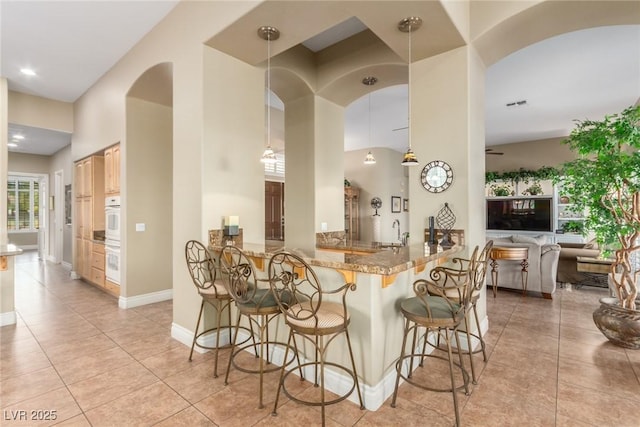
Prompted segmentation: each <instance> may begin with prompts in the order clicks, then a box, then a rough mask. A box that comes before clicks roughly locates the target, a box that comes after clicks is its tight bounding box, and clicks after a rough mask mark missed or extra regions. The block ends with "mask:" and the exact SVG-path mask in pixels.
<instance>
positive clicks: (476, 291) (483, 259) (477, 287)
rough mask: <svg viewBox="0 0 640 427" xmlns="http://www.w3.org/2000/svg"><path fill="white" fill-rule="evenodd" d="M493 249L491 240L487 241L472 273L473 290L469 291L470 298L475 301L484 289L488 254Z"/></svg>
mask: <svg viewBox="0 0 640 427" xmlns="http://www.w3.org/2000/svg"><path fill="white" fill-rule="evenodd" d="M491 248H493V240H489V241H488V242H487V244H486V245H485V246H484V248H483V249H482V252H480V255H479V256H478V259H477V261H476V264H475V269H474V270H473V273H472V277H471V279H472V282H473V288H472V290H471V298H472V299H476V298H479V297H480V293H481V292H482V290H483V289H484V285H485V278H486V276H487V266H488V265H489V254H490V253H491Z"/></svg>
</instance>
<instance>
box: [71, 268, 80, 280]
mask: <svg viewBox="0 0 640 427" xmlns="http://www.w3.org/2000/svg"><path fill="white" fill-rule="evenodd" d="M69 277H70V278H71V280H78V279H82V276H81V275H79V274H78V273H76V272H75V271H73V270H71V272H70V273H69Z"/></svg>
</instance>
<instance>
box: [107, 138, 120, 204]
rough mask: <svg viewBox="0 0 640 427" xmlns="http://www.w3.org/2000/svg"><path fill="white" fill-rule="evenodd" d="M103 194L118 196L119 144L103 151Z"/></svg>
mask: <svg viewBox="0 0 640 427" xmlns="http://www.w3.org/2000/svg"><path fill="white" fill-rule="evenodd" d="M104 193H105V195H107V196H111V195H117V194H120V144H116V145H114V146H112V147H109V148H107V149H106V150H104Z"/></svg>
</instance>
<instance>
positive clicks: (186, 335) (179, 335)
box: [171, 323, 242, 353]
mask: <svg viewBox="0 0 640 427" xmlns="http://www.w3.org/2000/svg"><path fill="white" fill-rule="evenodd" d="M193 335H194V332H193V331H192V330H190V329H187V328H185V327H184V326H180V325H178V324H176V323H172V324H171V337H172V338H173V339H175V340H177V341H179V342H181V343H182V344H184V345H187V346H189V347H191V343H192V342H193ZM240 336H242V335H240ZM216 337H217V333H216V332H211V333H210V334H206V335H203V336H201V337H200V338H199V339H198V344H200V345H201V346H205V347H214V346H215V345H216ZM229 342H230V334H229V329H228V328H225V329H223V330H222V333H221V334H220V346H225V345H227V344H229ZM194 349H195V351H197V352H198V353H206V352H208V351H209V350H208V349H206V348H202V347H198V346H195V347H194Z"/></svg>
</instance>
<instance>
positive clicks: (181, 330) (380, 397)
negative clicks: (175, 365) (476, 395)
mask: <svg viewBox="0 0 640 427" xmlns="http://www.w3.org/2000/svg"><path fill="white" fill-rule="evenodd" d="M480 329H481V330H482V333H483V334H485V333H486V332H487V331H488V329H489V319H488V317H487V316H485V317H484V319H483V320H482V321H481V322H480ZM171 336H172V337H173V338H174V339H176V340H178V341H180V342H181V343H183V344H185V345H187V346H189V347H191V343H192V341H193V331H191V330H189V329H187V328H185V327H182V326H180V325H177V324H175V323H174V324H172V325H171ZM215 337H216V335H215V333H212V334H209V335H206V336H205V337H202V338H204V339H203V340H202V342H201V343H202V344H204V345H207V346H212V345H214V344H215ZM248 337H249V333H248V332H247V331H244V330H240V332H239V336H238V340H240V341H243V340H244V339H245V338H248ZM432 339H433V336H432V337H430V338H429V340H430V341H431V340H432ZM472 340H473V346H472V347H473V348H476V346H477V345H479V341H478V342H476V341H477V340H476V339H474V338H472ZM220 341H221V344H222V343H224V344H226V343H228V342H229V335H228V329H227V330H225V331H223V335H221V336H220ZM460 347H461V348H463V349H464V350H466V349H467V348H468V347H469V346H468V344H467V339H466V334H465V333H464V332H461V333H460ZM270 348H271V361H272V363H274V364H276V365H278V366H282V363H283V360H284V351H285V350H284V348H282V346H271V347H270ZM416 348H420V349H421V348H422V341H421V340H420V342H418V343H417V346H416ZM195 349H196V351H198V352H200V353H204V352H206V351H207V350H205V349H201V348H198V347H197V346H196V347H195ZM246 351H253V349H251V348H249V349H247V350H246ZM432 351H433V348H431V347H430V346H427V353H431V352H432ZM300 362H301V363H307V362H310V360H306V359H304V358H301V359H300ZM408 366H409V363H408V362H406V363H405V364H404V366H403V369H404V371H405V373H406V372H407V371H408ZM417 368H418V364H417V363H414V370H415V369H417ZM303 373H304V375H305V377H306V378H313V368H312V367H311V366H308V367H306V368H305V370H304V372H303ZM294 374H295V375H298V371H294ZM360 374H361V373H360ZM360 381H362V380H360ZM403 382H404V380H402V379H401V380H400V384H402V383H403ZM351 384H352V380H351V378H350V377H349V376H347V375H344V374H342V373H340V372H336V371H333V370H331V369H330V368H327V369H326V371H325V388H326V389H327V390H329V391H331V392H333V393H335V394H339V395H342V394H344V393H346V392H347V391H348V390H349V388H350V387H351ZM395 384H396V371H395V369H392V370H390V371H389V373H387V375H385V376H384V378H383V379H382V381H380V382H379V383H378V384H375V385H372V386H370V385H367V384H363V383H362V382H360V390H361V391H362V399H363V400H364V406H365V408H366V409H367V410H369V411H376V410H378V409H379V408H380V407H381V406H382V405H383V404H384V402H385V401H386V400H387V399H388V398H389V397H390V396H391V395H392V394H393V390H394V388H395ZM347 400H349V401H350V402H353V403H355V404H360V402H358V394H357V392H356V391H355V390H354V391H353V392H352V393H351V395H350V396H349V397H348V398H347Z"/></svg>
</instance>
